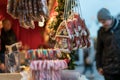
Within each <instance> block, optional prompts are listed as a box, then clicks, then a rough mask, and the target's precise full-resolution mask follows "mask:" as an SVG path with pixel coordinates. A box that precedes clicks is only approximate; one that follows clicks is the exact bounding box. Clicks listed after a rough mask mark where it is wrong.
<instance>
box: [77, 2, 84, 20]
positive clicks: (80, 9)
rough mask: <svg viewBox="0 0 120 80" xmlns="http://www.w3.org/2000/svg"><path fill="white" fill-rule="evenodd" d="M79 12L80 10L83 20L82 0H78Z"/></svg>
mask: <svg viewBox="0 0 120 80" xmlns="http://www.w3.org/2000/svg"><path fill="white" fill-rule="evenodd" d="M78 10H79V13H80V16H81V18H83V16H82V8H81V4H80V0H78Z"/></svg>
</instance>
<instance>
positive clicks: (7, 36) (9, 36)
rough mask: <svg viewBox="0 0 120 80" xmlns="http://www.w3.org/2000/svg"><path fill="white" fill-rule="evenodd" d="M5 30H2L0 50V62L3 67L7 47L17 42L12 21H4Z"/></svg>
mask: <svg viewBox="0 0 120 80" xmlns="http://www.w3.org/2000/svg"><path fill="white" fill-rule="evenodd" d="M2 25H3V28H2V30H1V50H0V60H1V63H2V65H3V64H5V51H6V48H5V46H6V45H11V44H14V43H15V42H17V39H16V35H15V33H14V31H13V30H12V28H11V27H12V24H11V21H10V20H8V19H4V20H3V21H2Z"/></svg>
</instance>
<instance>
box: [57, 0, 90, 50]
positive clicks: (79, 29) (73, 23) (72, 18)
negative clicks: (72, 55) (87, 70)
mask: <svg viewBox="0 0 120 80" xmlns="http://www.w3.org/2000/svg"><path fill="white" fill-rule="evenodd" d="M79 2H80V1H79V0H66V1H65V6H64V20H63V21H62V22H61V24H62V25H61V24H60V25H59V27H58V29H57V32H56V36H55V39H56V45H55V48H60V49H62V50H63V51H66V50H67V51H68V52H71V51H72V50H77V49H78V48H85V47H89V46H90V41H89V35H90V34H89V30H88V29H87V27H86V24H85V21H84V19H82V16H81V15H82V14H81V15H80V13H81V6H80V3H79ZM69 7H70V9H69ZM68 9H69V10H68ZM59 35H60V36H59Z"/></svg>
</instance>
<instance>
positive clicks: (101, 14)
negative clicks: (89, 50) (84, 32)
mask: <svg viewBox="0 0 120 80" xmlns="http://www.w3.org/2000/svg"><path fill="white" fill-rule="evenodd" d="M97 18H98V21H99V22H100V23H101V24H102V27H100V29H99V30H98V36H97V51H96V66H97V69H98V72H99V73H100V74H102V75H104V77H105V80H120V21H119V20H118V19H116V18H114V17H113V16H112V15H111V13H110V11H109V10H108V9H106V8H102V9H100V10H99V11H98V14H97Z"/></svg>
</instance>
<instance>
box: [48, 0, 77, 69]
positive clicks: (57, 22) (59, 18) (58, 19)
mask: <svg viewBox="0 0 120 80" xmlns="http://www.w3.org/2000/svg"><path fill="white" fill-rule="evenodd" d="M70 1H71V0H70ZM57 2H58V6H57V7H56V8H55V11H56V12H58V15H57V16H56V19H55V20H54V21H52V22H51V24H50V26H49V28H50V29H52V32H51V33H53V30H54V31H55V33H56V31H57V29H58V27H59V25H60V23H61V22H62V21H63V19H64V18H63V17H64V16H63V15H64V6H65V0H57ZM68 6H71V5H68ZM69 10H70V7H69V8H68V11H69ZM55 33H53V34H55ZM49 41H50V44H53V43H55V40H53V38H50V40H49ZM69 56H70V57H71V59H70V62H69V63H68V69H71V70H72V69H75V64H74V62H75V51H72V52H71V53H70V55H69ZM65 58H67V56H66V55H65V54H64V55H63V59H65Z"/></svg>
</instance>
